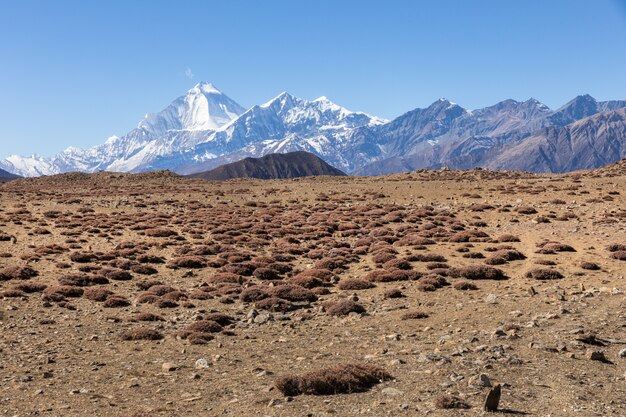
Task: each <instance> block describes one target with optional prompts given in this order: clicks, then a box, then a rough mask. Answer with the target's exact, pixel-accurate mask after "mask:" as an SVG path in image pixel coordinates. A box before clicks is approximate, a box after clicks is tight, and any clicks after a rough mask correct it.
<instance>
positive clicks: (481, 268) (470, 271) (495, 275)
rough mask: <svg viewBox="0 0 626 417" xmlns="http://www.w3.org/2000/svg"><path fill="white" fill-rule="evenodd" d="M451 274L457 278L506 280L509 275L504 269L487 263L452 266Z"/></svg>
mask: <svg viewBox="0 0 626 417" xmlns="http://www.w3.org/2000/svg"><path fill="white" fill-rule="evenodd" d="M449 271H450V276H452V277H455V278H465V279H470V280H476V279H493V280H504V279H508V278H509V277H508V276H506V274H505V273H504V271H502V270H501V269H498V268H494V267H492V266H487V265H469V266H464V267H460V268H451V269H450V270H449Z"/></svg>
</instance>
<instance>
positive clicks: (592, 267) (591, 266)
mask: <svg viewBox="0 0 626 417" xmlns="http://www.w3.org/2000/svg"><path fill="white" fill-rule="evenodd" d="M580 267H581V268H582V269H586V270H588V271H599V270H600V269H601V268H600V265H598V264H597V263H595V262H582V263H581V264H580Z"/></svg>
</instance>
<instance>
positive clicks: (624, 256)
mask: <svg viewBox="0 0 626 417" xmlns="http://www.w3.org/2000/svg"><path fill="white" fill-rule="evenodd" d="M611 258H613V259H617V260H618V261H626V250H618V251H615V252H613V253H612V254H611Z"/></svg>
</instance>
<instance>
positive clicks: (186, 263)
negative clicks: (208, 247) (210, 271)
mask: <svg viewBox="0 0 626 417" xmlns="http://www.w3.org/2000/svg"><path fill="white" fill-rule="evenodd" d="M206 266H207V265H206V262H205V261H204V259H202V258H201V257H199V256H184V257H181V258H176V259H172V260H171V261H170V262H169V263H168V264H167V267H168V268H172V269H178V268H192V269H200V268H206Z"/></svg>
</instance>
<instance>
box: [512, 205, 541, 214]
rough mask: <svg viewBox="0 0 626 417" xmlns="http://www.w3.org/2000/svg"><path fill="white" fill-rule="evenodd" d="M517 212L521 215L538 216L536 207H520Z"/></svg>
mask: <svg viewBox="0 0 626 417" xmlns="http://www.w3.org/2000/svg"><path fill="white" fill-rule="evenodd" d="M515 211H516V212H518V213H519V214H527V215H528V214H537V210H535V208H534V207H529V206H524V207H518V208H517V209H515Z"/></svg>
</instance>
